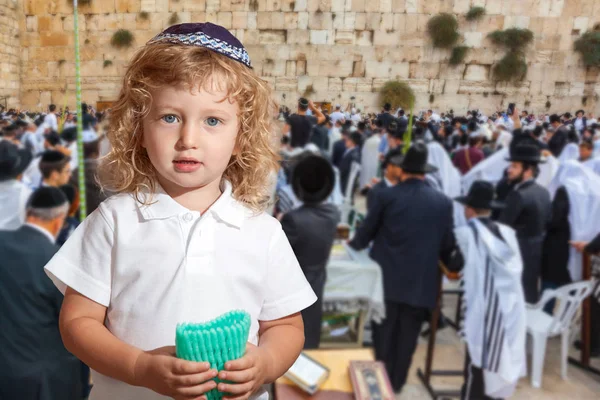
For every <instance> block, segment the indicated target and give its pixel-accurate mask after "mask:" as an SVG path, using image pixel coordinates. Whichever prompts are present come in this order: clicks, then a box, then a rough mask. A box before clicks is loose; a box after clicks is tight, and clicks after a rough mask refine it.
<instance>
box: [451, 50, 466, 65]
mask: <svg viewBox="0 0 600 400" xmlns="http://www.w3.org/2000/svg"><path fill="white" fill-rule="evenodd" d="M468 52H469V47H468V46H456V47H455V48H453V49H452V54H451V55H450V60H448V62H449V63H450V65H458V64H461V63H462V62H463V61H464V60H465V57H466V56H467V53H468Z"/></svg>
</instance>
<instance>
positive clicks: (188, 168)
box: [142, 85, 239, 193]
mask: <svg viewBox="0 0 600 400" xmlns="http://www.w3.org/2000/svg"><path fill="white" fill-rule="evenodd" d="M150 93H151V95H152V99H153V101H152V104H151V108H150V112H149V113H148V115H147V116H145V117H144V119H143V120H142V126H143V142H142V145H143V146H144V148H146V151H147V152H148V157H149V158H150V161H151V162H152V165H153V166H154V168H155V169H156V171H157V172H158V176H159V183H160V184H161V185H162V186H163V188H164V189H165V190H166V191H167V192H168V193H170V192H172V191H177V192H179V191H181V190H182V189H183V190H190V189H197V188H200V187H204V186H207V185H210V184H213V185H219V183H220V181H221V176H222V175H223V172H224V171H225V169H226V168H227V166H228V165H229V161H230V158H231V155H232V154H233V153H234V149H235V144H236V136H237V133H238V130H239V118H238V112H239V107H238V105H237V103H231V102H230V101H229V100H227V99H225V100H223V99H224V98H225V96H226V95H227V93H226V92H225V91H222V90H219V89H218V88H216V87H214V86H213V88H212V90H210V91H205V90H204V89H198V88H195V89H193V90H192V91H190V90H189V89H188V88H187V87H185V86H184V85H177V86H168V87H161V88H158V89H154V90H151V91H150ZM222 100H223V101H222Z"/></svg>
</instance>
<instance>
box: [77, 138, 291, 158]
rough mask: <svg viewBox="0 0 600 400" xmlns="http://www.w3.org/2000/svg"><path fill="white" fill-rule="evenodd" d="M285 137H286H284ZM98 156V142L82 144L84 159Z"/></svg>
mask: <svg viewBox="0 0 600 400" xmlns="http://www.w3.org/2000/svg"><path fill="white" fill-rule="evenodd" d="M284 137H287V136H284ZM98 154H100V141H98V140H93V141H91V142H85V143H83V157H84V158H86V159H87V158H92V157H93V156H96V155H98Z"/></svg>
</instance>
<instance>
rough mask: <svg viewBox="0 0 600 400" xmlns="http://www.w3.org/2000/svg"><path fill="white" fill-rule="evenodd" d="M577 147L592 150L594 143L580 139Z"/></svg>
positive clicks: (590, 140)
mask: <svg viewBox="0 0 600 400" xmlns="http://www.w3.org/2000/svg"><path fill="white" fill-rule="evenodd" d="M579 146H581V147H585V148H586V149H588V150H593V149H594V142H593V141H592V139H582V140H581V143H579Z"/></svg>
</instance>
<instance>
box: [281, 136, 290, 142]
mask: <svg viewBox="0 0 600 400" xmlns="http://www.w3.org/2000/svg"><path fill="white" fill-rule="evenodd" d="M289 143H290V137H289V136H282V137H281V144H289Z"/></svg>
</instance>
